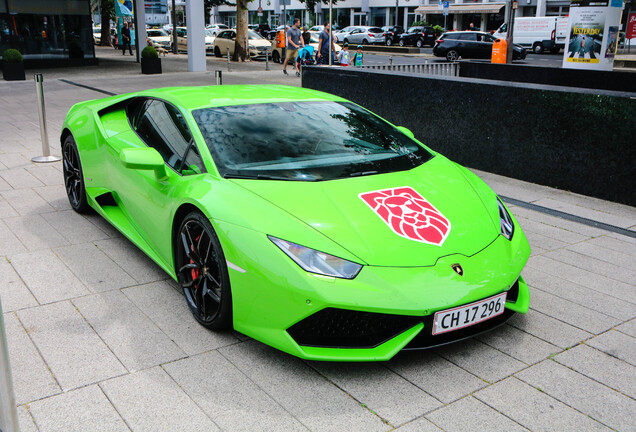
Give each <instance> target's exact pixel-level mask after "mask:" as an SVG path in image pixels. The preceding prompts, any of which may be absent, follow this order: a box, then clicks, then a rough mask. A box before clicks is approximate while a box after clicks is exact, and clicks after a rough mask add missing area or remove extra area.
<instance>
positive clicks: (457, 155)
mask: <svg viewBox="0 0 636 432" xmlns="http://www.w3.org/2000/svg"><path fill="white" fill-rule="evenodd" d="M302 79H303V87H308V88H312V89H316V90H322V91H326V92H328V93H333V94H337V95H339V96H342V97H344V98H347V99H349V100H351V101H353V102H356V103H358V104H360V105H362V106H364V107H366V108H368V109H370V110H372V111H374V112H375V113H377V114H379V115H380V116H382V117H384V118H386V119H387V120H389V121H391V122H392V123H394V124H396V125H402V126H406V127H408V128H409V129H411V130H412V131H413V133H414V134H415V136H416V137H417V138H418V139H419V140H421V141H422V142H424V143H425V144H427V145H428V146H429V147H431V148H433V149H434V150H436V151H439V152H440V153H442V154H444V155H445V156H447V157H449V158H450V159H452V160H455V161H457V162H459V163H461V164H462V165H465V166H468V167H472V168H478V169H481V170H484V171H488V172H492V173H497V174H501V175H505V176H509V177H513V178H518V179H521V180H526V181H530V182H534V183H538V184H542V185H547V186H553V187H557V188H560V189H565V190H570V191H572V192H577V193H580V194H584V195H589V196H595V197H599V198H602V199H608V200H612V201H616V202H621V203H625V204H629V205H633V206H634V205H636V188H634V179H636V166H635V164H634V161H636V133H635V132H636V131H635V127H636V93H627V92H623V93H621V92H613V91H602V90H601V91H596V90H587V89H579V88H567V89H566V88H560V87H555V86H545V85H536V84H523V83H511V82H502V81H492V80H482V79H472V78H459V77H458V78H455V77H452V78H450V77H449V78H446V77H426V76H421V75H420V76H414V75H407V74H404V73H390V74H389V73H383V72H379V71H363V70H356V69H354V68H340V67H334V68H328V67H306V68H304V69H303V77H302Z"/></svg>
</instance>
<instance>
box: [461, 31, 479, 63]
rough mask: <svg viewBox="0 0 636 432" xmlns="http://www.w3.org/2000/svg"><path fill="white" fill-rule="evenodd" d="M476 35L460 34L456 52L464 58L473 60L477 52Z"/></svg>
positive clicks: (471, 33)
mask: <svg viewBox="0 0 636 432" xmlns="http://www.w3.org/2000/svg"><path fill="white" fill-rule="evenodd" d="M476 44H477V35H476V34H475V33H473V32H466V33H460V35H459V40H458V41H457V52H459V55H460V56H462V57H464V58H475V55H476V54H477V52H478V50H477V47H476Z"/></svg>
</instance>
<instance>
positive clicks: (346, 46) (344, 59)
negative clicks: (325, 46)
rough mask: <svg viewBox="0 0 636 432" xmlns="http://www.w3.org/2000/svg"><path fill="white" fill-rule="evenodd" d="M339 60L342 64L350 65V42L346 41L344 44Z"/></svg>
mask: <svg viewBox="0 0 636 432" xmlns="http://www.w3.org/2000/svg"><path fill="white" fill-rule="evenodd" d="M338 61H339V62H340V66H349V44H348V43H346V42H345V43H344V44H343V45H342V51H340V54H338Z"/></svg>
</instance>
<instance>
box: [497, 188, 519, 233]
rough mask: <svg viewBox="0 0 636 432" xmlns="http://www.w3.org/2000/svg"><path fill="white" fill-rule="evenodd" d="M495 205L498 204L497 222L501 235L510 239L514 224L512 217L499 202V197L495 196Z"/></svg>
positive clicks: (513, 231)
mask: <svg viewBox="0 0 636 432" xmlns="http://www.w3.org/2000/svg"><path fill="white" fill-rule="evenodd" d="M497 205H498V206H499V224H500V225H501V235H503V236H504V237H505V238H507V239H508V240H512V236H513V235H514V233H515V224H514V223H513V222H512V217H510V213H508V210H507V209H506V206H504V204H503V203H502V202H501V199H500V198H499V197H497Z"/></svg>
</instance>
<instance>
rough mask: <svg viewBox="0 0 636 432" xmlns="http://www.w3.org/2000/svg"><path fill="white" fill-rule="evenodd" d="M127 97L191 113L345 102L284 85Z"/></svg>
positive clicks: (171, 89) (182, 89) (170, 90)
mask: <svg viewBox="0 0 636 432" xmlns="http://www.w3.org/2000/svg"><path fill="white" fill-rule="evenodd" d="M124 96H127V97H131V96H141V97H156V98H159V99H164V100H167V101H169V102H172V103H173V104H175V105H178V106H181V107H182V108H184V109H186V110H190V111H192V110H196V109H201V108H209V107H220V106H233V105H250V104H261V103H272V102H299V101H345V99H342V98H340V97H338V96H335V95H331V94H329V93H324V92H320V91H317V90H311V89H306V88H300V87H292V86H284V85H223V86H203V87H194V86H193V87H164V88H158V89H151V90H145V91H141V92H138V93H131V94H128V95H124Z"/></svg>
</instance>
